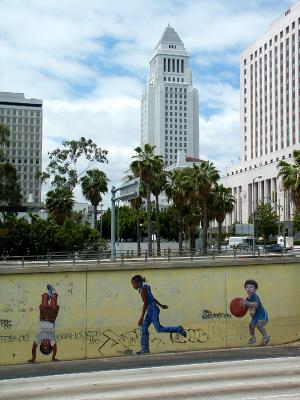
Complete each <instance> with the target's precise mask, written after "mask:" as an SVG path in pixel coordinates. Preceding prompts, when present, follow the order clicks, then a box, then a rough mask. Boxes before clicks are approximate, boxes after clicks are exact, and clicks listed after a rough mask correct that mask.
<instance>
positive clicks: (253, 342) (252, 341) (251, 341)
mask: <svg viewBox="0 0 300 400" xmlns="http://www.w3.org/2000/svg"><path fill="white" fill-rule="evenodd" d="M255 343H256V339H255V337H254V336H251V337H250V338H249V340H248V344H255Z"/></svg>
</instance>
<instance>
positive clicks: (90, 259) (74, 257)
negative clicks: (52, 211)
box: [0, 247, 290, 267]
mask: <svg viewBox="0 0 300 400" xmlns="http://www.w3.org/2000/svg"><path fill="white" fill-rule="evenodd" d="M274 255H275V256H281V257H283V256H285V255H290V253H287V252H285V251H282V252H281V253H277V254H273V253H267V252H266V249H265V248H264V247H257V248H256V254H255V257H266V256H274ZM222 258H253V254H252V248H250V247H249V248H238V247H237V248H229V247H226V248H222V250H221V251H219V250H218V249H217V248H208V249H206V250H203V249H202V250H193V249H192V250H186V249H185V250H182V251H179V250H171V249H162V250H161V251H160V254H159V253H157V251H152V252H151V253H149V252H148V251H147V250H145V251H141V252H140V254H138V253H137V251H135V250H123V251H117V252H116V260H115V261H114V263H118V264H121V265H123V264H124V263H125V262H144V263H147V262H158V261H159V262H171V261H178V260H181V261H188V262H193V261H195V260H200V261H201V260H214V259H222ZM110 262H111V252H110V250H105V251H102V252H78V251H74V252H49V253H47V254H44V255H24V256H6V255H2V256H0V267H1V266H19V267H25V266H27V267H29V266H35V265H38V266H48V267H52V266H58V265H59V266H61V265H74V266H80V265H85V264H87V263H88V264H93V263H98V264H100V263H110Z"/></svg>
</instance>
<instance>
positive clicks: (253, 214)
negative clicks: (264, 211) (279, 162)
mask: <svg viewBox="0 0 300 400" xmlns="http://www.w3.org/2000/svg"><path fill="white" fill-rule="evenodd" d="M261 178H262V176H261V175H259V176H256V177H255V178H253V179H252V220H253V237H252V254H253V257H255V205H254V201H255V198H254V183H255V181H256V179H261Z"/></svg>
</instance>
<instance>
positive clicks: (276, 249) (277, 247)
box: [265, 243, 288, 253]
mask: <svg viewBox="0 0 300 400" xmlns="http://www.w3.org/2000/svg"><path fill="white" fill-rule="evenodd" d="M283 250H284V253H287V251H288V249H284V248H283V246H282V245H281V244H278V243H276V244H270V245H269V246H266V247H265V252H266V253H282V251H283Z"/></svg>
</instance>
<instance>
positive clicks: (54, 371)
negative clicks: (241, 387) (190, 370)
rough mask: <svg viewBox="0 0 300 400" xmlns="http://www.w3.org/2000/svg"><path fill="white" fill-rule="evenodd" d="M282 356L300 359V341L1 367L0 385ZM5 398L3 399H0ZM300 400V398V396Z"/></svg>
mask: <svg viewBox="0 0 300 400" xmlns="http://www.w3.org/2000/svg"><path fill="white" fill-rule="evenodd" d="M278 357H300V342H299V345H298V343H294V344H291V345H283V346H266V347H252V348H243V349H226V350H204V351H191V352H181V353H162V354H150V355H144V356H123V357H112V358H99V359H90V360H78V361H58V362H51V363H37V364H24V365H11V366H0V386H1V380H3V379H17V378H28V377H38V376H49V375H60V374H77V373H82V372H96V371H110V370H121V369H134V368H145V367H158V366H174V365H182V364H185V365H188V364H194V363H197V364H204V363H214V362H225V361H242V360H252V359H257V360H259V359H261V360H262V359H268V358H278ZM299 393H300V391H299ZM0 399H1V396H0ZM299 399H300V395H299Z"/></svg>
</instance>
